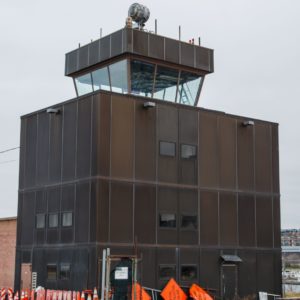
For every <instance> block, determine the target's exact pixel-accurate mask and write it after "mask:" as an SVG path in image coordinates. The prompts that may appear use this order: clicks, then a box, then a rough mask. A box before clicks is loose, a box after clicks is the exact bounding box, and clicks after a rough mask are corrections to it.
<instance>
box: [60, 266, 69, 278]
mask: <svg viewBox="0 0 300 300" xmlns="http://www.w3.org/2000/svg"><path fill="white" fill-rule="evenodd" d="M70 272H71V266H70V264H67V263H62V264H60V272H59V278H60V279H63V280H67V279H70Z"/></svg>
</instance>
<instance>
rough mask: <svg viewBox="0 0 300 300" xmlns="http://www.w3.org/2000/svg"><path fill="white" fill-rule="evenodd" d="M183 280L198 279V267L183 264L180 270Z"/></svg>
mask: <svg viewBox="0 0 300 300" xmlns="http://www.w3.org/2000/svg"><path fill="white" fill-rule="evenodd" d="M180 277H181V280H183V281H190V280H195V279H197V267H196V266H181V272H180Z"/></svg>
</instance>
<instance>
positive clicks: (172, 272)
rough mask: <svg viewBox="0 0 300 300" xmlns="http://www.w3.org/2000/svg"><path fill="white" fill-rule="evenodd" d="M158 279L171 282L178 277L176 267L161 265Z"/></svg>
mask: <svg viewBox="0 0 300 300" xmlns="http://www.w3.org/2000/svg"><path fill="white" fill-rule="evenodd" d="M158 277H159V279H161V280H169V279H171V278H175V277H176V267H175V266H174V265H160V266H159V270H158Z"/></svg>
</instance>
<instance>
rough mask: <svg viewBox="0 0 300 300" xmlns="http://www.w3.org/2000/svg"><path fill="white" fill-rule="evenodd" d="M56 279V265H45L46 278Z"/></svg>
mask: <svg viewBox="0 0 300 300" xmlns="http://www.w3.org/2000/svg"><path fill="white" fill-rule="evenodd" d="M56 279H57V266H56V265H54V264H53V265H47V280H56Z"/></svg>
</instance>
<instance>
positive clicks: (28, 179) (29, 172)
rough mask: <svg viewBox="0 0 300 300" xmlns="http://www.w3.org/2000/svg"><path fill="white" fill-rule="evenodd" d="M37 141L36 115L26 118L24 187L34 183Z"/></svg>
mask: <svg viewBox="0 0 300 300" xmlns="http://www.w3.org/2000/svg"><path fill="white" fill-rule="evenodd" d="M36 143H37V115H33V116H31V117H28V118H27V120H26V143H25V147H26V148H25V174H24V187H25V188H27V187H31V186H33V185H35V183H36V174H35V170H36V145H37V144H36Z"/></svg>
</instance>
